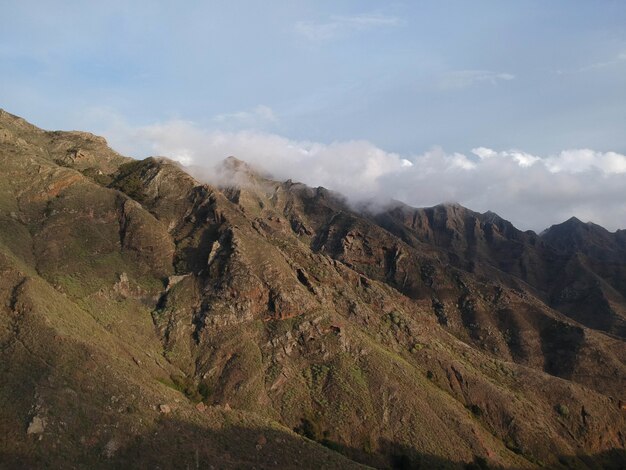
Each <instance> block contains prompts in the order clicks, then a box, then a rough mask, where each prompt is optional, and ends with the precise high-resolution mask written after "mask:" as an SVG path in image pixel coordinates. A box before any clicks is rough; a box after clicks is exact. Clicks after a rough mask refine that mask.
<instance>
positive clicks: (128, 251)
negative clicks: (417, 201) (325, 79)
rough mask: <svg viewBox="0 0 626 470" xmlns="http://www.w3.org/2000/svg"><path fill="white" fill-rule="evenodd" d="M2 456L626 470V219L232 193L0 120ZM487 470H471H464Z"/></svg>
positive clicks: (4, 116)
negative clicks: (539, 219) (535, 222)
mask: <svg viewBox="0 0 626 470" xmlns="http://www.w3.org/2000/svg"><path fill="white" fill-rule="evenodd" d="M0 162H1V164H2V168H3V170H2V172H1V173H0V227H1V228H0V271H2V273H3V276H2V279H3V281H2V283H1V284H0V296H1V297H2V300H3V301H2V302H0V325H1V327H2V330H1V333H0V355H1V356H2V360H1V361H0V364H2V365H0V377H2V378H3V381H4V383H6V384H7V386H6V387H3V389H2V391H0V418H1V419H0V427H1V431H2V435H3V438H2V440H0V456H2V457H3V458H2V461H4V462H7V466H12V465H13V466H15V465H17V464H18V463H26V465H27V466H30V467H42V468H43V467H46V466H50V465H54V466H70V467H76V468H82V467H87V466H88V467H90V468H100V467H102V468H108V467H111V466H120V465H126V466H128V465H132V466H138V467H151V466H154V465H159V466H160V467H161V468H178V467H181V466H183V467H184V466H194V465H195V466H196V467H203V468H204V467H206V466H208V465H215V466H216V467H218V468H237V467H240V466H256V467H257V468H276V467H280V468H289V467H302V466H306V467H311V468H320V467H321V468H333V467H338V468H339V467H341V468H346V467H349V466H351V465H352V466H355V467H357V466H360V465H369V466H375V467H380V468H420V466H421V468H464V467H469V468H535V467H540V466H547V467H549V468H602V467H605V468H620V465H621V464H622V463H623V461H624V456H625V454H624V448H625V447H626V434H625V432H626V409H624V406H623V404H624V403H626V395H624V392H625V388H624V386H623V385H624V383H625V379H626V348H625V347H624V344H625V343H624V341H625V336H626V327H625V324H626V323H625V319H626V313H625V312H626V300H625V299H626V263H624V256H625V252H626V249H625V246H626V245H625V243H624V231H618V232H616V233H610V232H607V231H605V230H604V229H602V228H601V227H598V226H594V225H590V224H582V223H580V222H579V221H575V220H574V221H571V220H570V221H568V222H566V223H564V224H561V225H557V226H553V227H552V228H550V229H549V230H548V231H546V232H545V233H542V234H541V235H537V234H535V233H533V232H522V231H519V230H517V229H516V228H515V227H514V226H513V225H511V224H510V223H509V222H507V221H506V220H504V219H502V218H500V217H499V216H497V215H496V214H493V213H485V214H479V213H476V212H472V211H470V210H468V209H466V208H463V207H461V206H458V205H441V206H435V207H433V208H425V209H415V208H411V207H408V206H405V205H402V204H399V203H398V204H396V205H394V206H392V207H389V208H388V209H387V210H385V211H382V212H376V213H369V212H367V211H359V210H355V209H354V208H353V207H351V206H350V205H348V204H346V202H345V201H344V200H343V199H342V198H341V196H339V195H337V194H335V193H332V192H330V191H328V190H325V189H323V188H310V187H307V186H305V185H303V184H300V183H294V182H291V181H286V182H278V181H272V180H271V179H269V178H268V177H267V176H265V175H262V174H259V173H257V172H255V171H254V170H253V169H252V168H250V167H249V166H247V165H245V164H244V163H242V162H240V161H239V160H236V159H233V158H231V159H227V160H226V161H225V162H224V165H223V170H222V171H224V172H225V173H228V174H229V175H230V176H231V177H230V179H229V181H231V182H232V183H231V184H230V185H229V186H228V187H216V186H211V185H207V184H202V183H200V182H198V181H196V180H194V179H193V178H192V177H191V176H190V175H188V174H187V173H186V172H185V171H184V168H182V167H180V166H179V165H177V164H176V163H174V162H171V161H169V160H167V159H163V158H149V159H146V160H143V161H136V160H132V159H129V158H126V157H123V156H121V155H119V154H117V153H116V152H114V151H113V150H111V149H110V148H108V147H107V145H106V142H105V141H104V140H103V139H101V138H99V137H96V136H92V135H91V134H87V133H79V132H70V133H65V132H46V131H42V130H40V129H37V128H36V127H34V126H32V125H30V124H28V123H27V122H26V121H23V120H22V119H19V118H16V117H15V116H12V115H10V114H8V113H6V112H0ZM472 466H473V467H472Z"/></svg>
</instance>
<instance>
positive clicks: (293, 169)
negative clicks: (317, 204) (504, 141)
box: [103, 108, 626, 231]
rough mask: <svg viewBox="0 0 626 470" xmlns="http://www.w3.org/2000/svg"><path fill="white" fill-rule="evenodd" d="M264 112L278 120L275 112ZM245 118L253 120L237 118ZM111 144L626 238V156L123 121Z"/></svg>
mask: <svg viewBox="0 0 626 470" xmlns="http://www.w3.org/2000/svg"><path fill="white" fill-rule="evenodd" d="M259 109H261V110H262V112H261V114H264V115H266V116H272V117H273V114H272V113H271V110H267V109H264V108H259ZM239 117H246V118H247V116H235V117H234V118H235V119H238V118H239ZM230 118H232V116H231V117H229V119H230ZM244 120H245V119H244ZM103 134H104V135H106V136H107V138H108V139H109V142H110V144H111V145H112V146H113V147H114V148H116V149H117V150H119V151H121V152H122V153H125V154H128V155H133V156H136V157H141V158H143V157H146V156H149V155H162V156H167V157H169V158H172V159H174V160H177V161H179V162H181V163H182V164H184V165H192V166H201V167H207V168H210V167H213V166H215V165H216V164H218V163H219V162H220V161H221V160H223V159H224V158H225V157H227V156H230V155H234V156H237V157H238V158H240V159H242V160H245V161H247V162H248V163H250V164H252V165H254V166H256V167H258V168H259V169H263V170H265V171H267V172H269V173H270V174H272V175H273V176H274V177H275V178H276V179H280V180H285V179H289V178H291V179H293V180H296V181H302V182H304V183H306V184H309V185H312V186H324V187H326V188H329V189H333V190H335V191H339V192H341V193H343V194H345V195H346V196H348V197H349V198H350V199H351V200H352V201H355V202H362V201H367V200H374V201H378V202H381V203H384V202H386V201H389V200H390V199H397V200H400V201H403V202H405V203H407V204H409V205H412V206H431V205H435V204H439V203H441V202H458V203H460V204H463V205H465V206H467V207H469V208H471V209H473V210H477V211H481V212H484V211H487V210H492V211H495V212H497V213H499V214H500V215H501V216H502V217H504V218H506V219H508V220H510V221H511V222H513V223H514V224H515V225H516V226H517V227H519V228H520V229H532V230H535V231H540V230H543V229H544V228H547V227H548V226H550V225H552V224H555V223H560V222H562V221H564V220H566V219H568V218H569V217H571V216H576V217H578V218H580V219H581V220H585V221H593V222H595V223H598V224H601V225H603V226H605V227H606V228H608V229H610V230H615V229H618V228H626V204H624V201H626V156H625V155H622V154H619V153H616V152H598V151H594V150H591V149H570V150H564V151H562V152H560V153H558V154H555V155H532V154H530V153H527V152H524V151H521V150H502V151H497V150H493V149H490V148H487V147H479V148H475V149H472V150H471V152H467V153H458V152H453V153H449V152H446V151H444V150H443V149H442V148H438V147H435V148H432V149H430V150H429V151H427V152H424V153H422V154H418V155H400V154H398V153H394V152H388V151H385V150H383V149H381V148H379V147H377V146H376V145H374V144H372V143H370V142H367V141H346V142H333V143H330V144H324V143H319V142H307V141H295V140H291V139H288V138H285V137H282V136H280V135H276V134H273V133H268V132H261V131H250V130H238V131H224V130H216V129H205V128H202V127H200V126H198V125H196V124H194V123H193V122H190V121H185V120H171V121H167V122H163V123H158V124H154V125H149V126H141V127H132V126H128V125H126V124H125V123H124V122H123V121H121V120H118V121H116V122H115V123H114V124H113V125H112V126H111V127H110V128H109V130H108V131H105V132H103Z"/></svg>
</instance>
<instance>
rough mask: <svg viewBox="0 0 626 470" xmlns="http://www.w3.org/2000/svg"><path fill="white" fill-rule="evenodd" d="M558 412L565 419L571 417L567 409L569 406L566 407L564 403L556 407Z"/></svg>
mask: <svg viewBox="0 0 626 470" xmlns="http://www.w3.org/2000/svg"><path fill="white" fill-rule="evenodd" d="M556 412H557V413H558V414H559V415H560V416H563V417H564V418H567V417H568V416H569V408H568V407H567V405H564V404H562V403H559V404H558V405H557V406H556Z"/></svg>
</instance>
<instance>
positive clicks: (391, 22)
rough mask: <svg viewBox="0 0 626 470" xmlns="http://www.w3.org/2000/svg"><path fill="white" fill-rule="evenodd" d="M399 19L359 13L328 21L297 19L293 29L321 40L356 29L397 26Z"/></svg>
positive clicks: (311, 38)
mask: <svg viewBox="0 0 626 470" xmlns="http://www.w3.org/2000/svg"><path fill="white" fill-rule="evenodd" d="M400 23H401V21H400V19H399V18H397V17H395V16H384V15H378V14H361V15H354V16H331V17H330V19H329V20H328V21H324V22H316V21H298V22H296V24H295V25H294V31H295V32H296V33H298V34H300V35H302V36H304V37H305V38H307V39H309V40H311V41H317V42H323V41H327V40H330V39H334V38H336V37H339V36H342V35H345V34H349V33H352V32H356V31H365V30H370V29H375V28H383V27H391V26H397V25H398V24H400Z"/></svg>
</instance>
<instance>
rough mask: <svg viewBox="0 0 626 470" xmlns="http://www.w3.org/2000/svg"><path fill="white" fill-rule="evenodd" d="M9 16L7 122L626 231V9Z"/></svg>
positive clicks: (535, 4)
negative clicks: (11, 118)
mask: <svg viewBox="0 0 626 470" xmlns="http://www.w3.org/2000/svg"><path fill="white" fill-rule="evenodd" d="M0 3H1V5H0V6H1V7H2V8H1V11H2V13H1V15H0V107H2V108H4V109H6V110H7V111H9V112H12V113H14V114H18V115H21V116H22V117H25V118H26V119H27V120H29V121H31V122H34V123H35V124H37V125H39V126H41V127H44V128H48V129H84V130H90V131H93V132H96V133H99V134H103V135H105V136H106V137H107V138H108V139H109V142H110V143H111V144H112V146H113V147H114V148H116V149H118V150H120V151H122V152H124V153H128V154H130V155H133V156H136V157H144V156H147V155H149V154H153V153H161V154H165V155H168V156H171V157H174V158H177V159H179V160H182V161H185V162H190V163H195V164H210V163H212V162H214V161H216V160H218V159H221V158H223V157H225V156H227V155H229V154H237V156H239V157H240V158H242V159H244V160H250V161H253V162H254V163H256V164H258V165H260V166H264V167H266V168H268V169H269V170H270V171H273V172H274V173H276V174H277V176H280V177H289V176H291V177H293V178H294V179H300V180H303V181H305V182H307V183H310V184H322V185H325V186H329V187H331V188H334V189H338V190H340V191H345V192H346V193H348V194H349V195H351V196H353V197H359V198H363V197H367V196H381V197H396V198H400V199H402V200H404V201H406V202H408V203H411V204H414V205H428V204H434V203H437V202H441V201H443V200H446V201H447V200H455V201H458V202H461V203H463V204H465V205H468V206H469V207H471V208H473V209H476V210H481V211H482V210H487V209H492V210H496V211H498V212H499V213H501V215H503V216H504V217H505V218H509V219H511V220H512V221H513V222H514V223H516V224H517V225H518V226H520V227H521V228H533V229H541V228H543V227H544V226H545V225H549V224H551V223H555V222H559V221H561V220H563V219H564V218H568V217H569V216H571V215H578V216H579V217H581V218H583V219H591V220H594V221H597V222H599V223H603V224H604V225H606V226H608V227H609V228H613V229H614V228H618V227H626V207H624V206H626V204H624V202H625V201H626V157H624V154H626V1H623V0H595V1H592V0H588V1H579V0H561V1H559V0H551V1H545V0H537V1H530V0H518V1H503V0H492V1H486V0H473V1H466V0H462V1H446V0H432V1H418V0H413V1H366V0H359V1H337V0H335V1H319V0H309V1H303V0H285V1H282V0H273V1H267V0H265V1H237V0H229V1H204V2H200V1H188V2H182V1H181V2H172V1H161V2H159V1H145V2H143V1H119V2H118V1H112V0H109V1H107V2H95V1H94V2H85V1H73V2H71V1H28V0H21V1H13V2H9V1H7V0H5V1H2V0H0ZM288 173H289V174H288Z"/></svg>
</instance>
